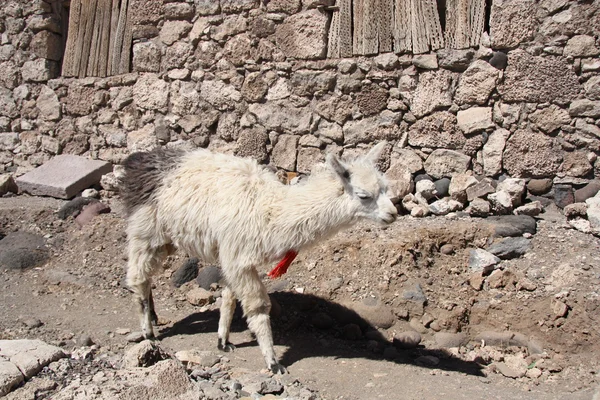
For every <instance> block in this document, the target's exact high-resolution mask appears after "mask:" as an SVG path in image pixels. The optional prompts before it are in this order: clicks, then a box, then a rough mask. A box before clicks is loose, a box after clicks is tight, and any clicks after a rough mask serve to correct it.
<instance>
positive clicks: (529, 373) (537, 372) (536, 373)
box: [525, 367, 542, 379]
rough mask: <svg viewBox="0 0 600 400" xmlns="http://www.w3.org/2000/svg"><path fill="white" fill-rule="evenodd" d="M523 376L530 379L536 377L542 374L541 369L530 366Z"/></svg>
mask: <svg viewBox="0 0 600 400" xmlns="http://www.w3.org/2000/svg"><path fill="white" fill-rule="evenodd" d="M525 376H526V377H528V378H530V379H537V378H539V377H540V376H542V370H541V369H539V368H535V367H533V368H530V369H528V370H527V372H526V373H525Z"/></svg>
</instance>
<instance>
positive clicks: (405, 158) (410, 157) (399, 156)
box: [391, 148, 423, 174]
mask: <svg viewBox="0 0 600 400" xmlns="http://www.w3.org/2000/svg"><path fill="white" fill-rule="evenodd" d="M391 157H392V159H391V164H398V165H400V164H401V165H403V166H404V167H405V168H406V169H407V170H409V171H410V173H411V174H414V173H417V172H419V171H421V170H422V169H423V161H422V160H421V157H419V156H418V155H417V153H415V152H414V151H412V150H410V149H405V148H404V149H398V148H394V149H393V150H392V156H391Z"/></svg>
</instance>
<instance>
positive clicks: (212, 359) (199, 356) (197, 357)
mask: <svg viewBox="0 0 600 400" xmlns="http://www.w3.org/2000/svg"><path fill="white" fill-rule="evenodd" d="M175 358H177V359H178V360H179V361H181V362H182V363H186V364H188V369H189V368H190V364H192V365H193V364H196V365H200V366H202V367H205V368H210V367H212V366H214V365H215V364H218V363H219V361H221V359H220V358H219V357H218V356H217V355H216V354H214V353H213V352H212V351H198V350H181V351H178V352H177V353H175Z"/></svg>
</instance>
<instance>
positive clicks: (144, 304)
mask: <svg viewBox="0 0 600 400" xmlns="http://www.w3.org/2000/svg"><path fill="white" fill-rule="evenodd" d="M127 280H128V281H129V277H128V279H127ZM128 285H129V287H130V288H131V290H132V291H133V301H134V303H135V305H136V309H137V313H138V316H139V318H140V326H141V328H142V334H143V335H144V338H145V339H154V330H153V329H152V313H153V311H154V310H153V307H151V300H150V299H151V298H152V285H151V282H150V280H147V281H145V282H141V283H137V284H132V283H128ZM154 316H156V313H154Z"/></svg>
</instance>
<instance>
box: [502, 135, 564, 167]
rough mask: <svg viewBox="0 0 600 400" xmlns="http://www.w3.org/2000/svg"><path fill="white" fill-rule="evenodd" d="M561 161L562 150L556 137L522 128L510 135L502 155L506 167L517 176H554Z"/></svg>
mask: <svg viewBox="0 0 600 400" xmlns="http://www.w3.org/2000/svg"><path fill="white" fill-rule="evenodd" d="M561 162H562V151H561V149H560V146H559V145H558V143H557V142H556V140H555V139H554V138H551V137H548V136H546V135H544V134H542V133H537V132H532V131H527V130H522V129H520V130H517V131H515V133H513V134H512V135H511V136H510V138H509V139H508V141H507V142H506V147H505V149H504V154H503V157H502V164H503V166H504V168H505V169H506V170H507V171H508V173H509V174H510V175H511V176H517V177H534V178H543V177H549V176H554V175H556V172H557V171H558V169H559V168H560V165H561Z"/></svg>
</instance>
